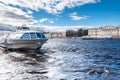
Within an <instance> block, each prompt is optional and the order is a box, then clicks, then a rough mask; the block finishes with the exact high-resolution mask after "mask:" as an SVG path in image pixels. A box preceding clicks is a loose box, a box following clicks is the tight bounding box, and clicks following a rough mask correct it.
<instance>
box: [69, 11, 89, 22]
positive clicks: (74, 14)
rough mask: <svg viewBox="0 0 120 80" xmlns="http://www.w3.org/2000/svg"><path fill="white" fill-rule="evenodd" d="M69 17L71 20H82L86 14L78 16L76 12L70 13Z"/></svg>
mask: <svg viewBox="0 0 120 80" xmlns="http://www.w3.org/2000/svg"><path fill="white" fill-rule="evenodd" d="M70 17H71V19H72V20H82V19H87V18H88V16H78V15H77V13H76V12H74V13H71V14H70Z"/></svg>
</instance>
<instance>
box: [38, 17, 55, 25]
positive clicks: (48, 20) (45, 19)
mask: <svg viewBox="0 0 120 80" xmlns="http://www.w3.org/2000/svg"><path fill="white" fill-rule="evenodd" d="M39 22H40V23H43V22H49V23H51V24H53V23H54V20H53V19H49V18H41V19H40V20H39Z"/></svg>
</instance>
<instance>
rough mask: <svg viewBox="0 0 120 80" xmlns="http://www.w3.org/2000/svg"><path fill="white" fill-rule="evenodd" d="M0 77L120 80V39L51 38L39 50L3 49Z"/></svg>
mask: <svg viewBox="0 0 120 80" xmlns="http://www.w3.org/2000/svg"><path fill="white" fill-rule="evenodd" d="M0 80H120V40H80V39H49V40H48V42H47V43H46V44H44V46H43V47H42V49H41V52H39V53H34V52H32V51H25V52H18V51H17V52H4V51H0Z"/></svg>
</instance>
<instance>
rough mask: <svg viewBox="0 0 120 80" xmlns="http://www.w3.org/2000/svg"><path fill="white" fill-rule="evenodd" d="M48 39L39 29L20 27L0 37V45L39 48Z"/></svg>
mask: <svg viewBox="0 0 120 80" xmlns="http://www.w3.org/2000/svg"><path fill="white" fill-rule="evenodd" d="M47 40H48V39H47V38H46V37H45V35H44V34H43V33H42V32H40V31H34V30H29V28H28V27H20V28H18V30H17V31H15V32H11V33H8V34H6V35H4V36H2V37H0V47H2V48H4V49H5V50H8V49H34V50H39V49H40V48H41V47H42V45H43V44H44V43H45V42H46V41H47Z"/></svg>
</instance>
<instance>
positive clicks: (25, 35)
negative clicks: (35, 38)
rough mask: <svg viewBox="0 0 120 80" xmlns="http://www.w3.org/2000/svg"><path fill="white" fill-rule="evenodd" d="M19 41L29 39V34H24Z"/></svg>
mask: <svg viewBox="0 0 120 80" xmlns="http://www.w3.org/2000/svg"><path fill="white" fill-rule="evenodd" d="M21 39H30V35H29V33H24V34H23V35H22V37H21Z"/></svg>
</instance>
